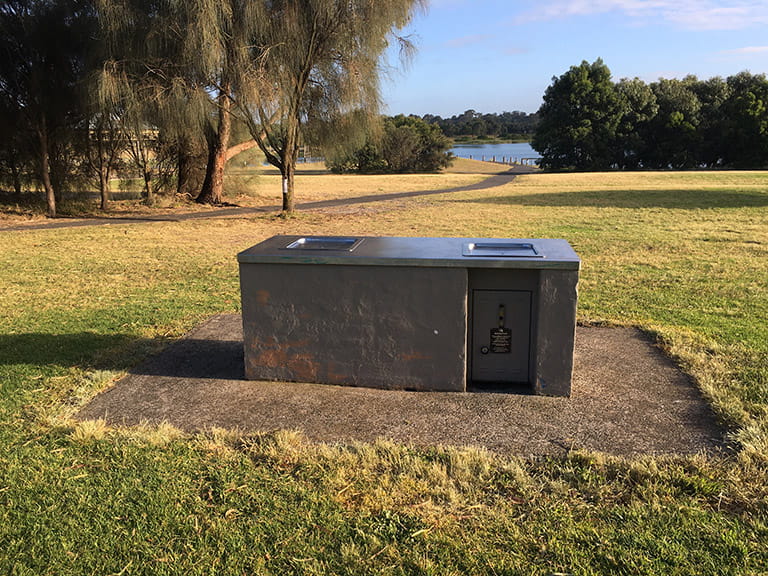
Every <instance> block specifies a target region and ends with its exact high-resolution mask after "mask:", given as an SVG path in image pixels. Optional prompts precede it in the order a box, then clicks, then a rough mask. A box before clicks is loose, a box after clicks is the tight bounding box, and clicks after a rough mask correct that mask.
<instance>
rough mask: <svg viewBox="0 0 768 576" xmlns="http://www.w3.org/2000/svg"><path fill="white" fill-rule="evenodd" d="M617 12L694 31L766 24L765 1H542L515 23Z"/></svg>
mask: <svg viewBox="0 0 768 576" xmlns="http://www.w3.org/2000/svg"><path fill="white" fill-rule="evenodd" d="M607 12H621V13H624V14H625V15H626V16H627V17H629V18H631V19H632V20H634V21H635V22H640V23H648V22H658V21H663V22H668V23H671V24H674V25H676V26H679V27H682V28H688V29H694V30H738V29H743V28H748V27H751V26H760V25H767V24H768V2H765V0H543V1H540V2H539V4H538V5H537V6H536V7H535V8H533V9H532V10H529V11H527V12H523V13H522V14H521V15H520V16H519V18H518V22H519V23H523V22H531V21H536V20H552V19H555V18H563V17H568V16H585V15H590V14H604V13H607Z"/></svg>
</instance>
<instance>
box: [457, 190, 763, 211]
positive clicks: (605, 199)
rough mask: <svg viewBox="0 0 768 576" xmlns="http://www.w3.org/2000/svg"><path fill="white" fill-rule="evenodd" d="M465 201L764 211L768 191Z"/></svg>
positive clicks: (619, 193) (542, 195) (597, 194)
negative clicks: (761, 209) (762, 209)
mask: <svg viewBox="0 0 768 576" xmlns="http://www.w3.org/2000/svg"><path fill="white" fill-rule="evenodd" d="M461 202H467V203H473V204H474V203H478V204H499V205H508V206H514V205H524V206H554V207H595V208H668V209H680V210H706V209H715V208H762V207H765V206H768V194H766V193H765V192H752V191H745V192H736V191H715V190H686V189H683V190H587V191H583V192H553V193H539V194H519V195H518V194H514V193H512V194H507V195H504V196H494V197H490V198H478V199H475V200H461Z"/></svg>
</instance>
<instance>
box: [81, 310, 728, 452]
mask: <svg viewBox="0 0 768 576" xmlns="http://www.w3.org/2000/svg"><path fill="white" fill-rule="evenodd" d="M243 373H244V368H243V349H242V324H241V318H240V316H239V315H220V316H215V317H213V318H210V319H209V320H208V321H206V322H205V323H203V324H202V325H200V326H198V327H197V328H195V329H194V330H193V331H192V332H190V334H188V335H187V336H186V337H185V338H183V339H181V340H179V341H177V342H175V343H173V344H171V345H170V346H168V348H166V349H165V350H164V351H163V352H162V353H160V354H159V355H157V356H155V357H153V358H151V359H149V360H148V361H147V362H145V363H144V364H143V365H141V366H139V367H137V368H136V369H135V370H133V371H132V372H131V373H130V374H129V375H127V376H126V377H125V378H123V379H122V380H120V381H119V382H117V383H116V384H115V386H113V387H112V388H110V389H108V390H106V391H105V392H103V393H102V394H100V395H99V396H97V397H96V398H94V400H93V401H92V402H91V403H90V404H88V405H87V406H86V407H85V408H83V410H82V411H81V412H80V413H79V414H78V418H80V419H83V420H85V419H95V418H104V419H106V420H107V422H108V423H110V424H112V425H117V426H121V425H122V426H124V425H134V424H139V423H141V422H150V423H160V422H168V423H170V424H173V425H175V426H177V427H179V428H181V429H183V430H187V431H199V430H204V429H209V428H211V427H214V426H217V427H223V428H238V429H240V430H242V431H244V432H254V433H258V432H269V431H273V430H276V429H292V430H301V431H302V432H304V434H306V436H307V437H308V438H310V439H312V440H315V441H323V442H349V441H355V440H358V441H364V442H368V441H373V440H375V439H377V438H386V439H391V440H395V441H399V442H406V443H412V444H415V445H453V446H470V445H471V446H482V447H485V448H488V449H490V450H492V451H495V452H499V453H506V454H517V455H522V456H536V455H546V454H562V453H564V452H565V451H567V450H569V449H572V448H573V449H581V448H583V449H589V450H597V451H601V452H606V453H609V454H615V455H622V456H632V455H638V454H646V453H650V454H693V453H698V452H716V451H719V450H721V449H722V448H723V446H724V439H723V433H722V431H721V430H720V429H719V428H718V426H717V423H716V421H715V418H714V416H713V414H712V412H711V410H710V409H709V407H708V405H707V404H706V403H705V402H704V401H703V399H702V398H701V396H700V394H699V392H698V390H697V389H696V388H695V386H694V385H693V384H692V383H691V381H690V379H689V378H688V377H687V376H686V375H685V374H683V373H681V372H680V371H679V370H678V369H677V368H676V367H675V366H674V364H673V363H672V362H671V361H670V360H669V359H668V358H667V357H665V356H664V355H663V354H662V353H661V352H660V351H659V350H658V349H657V348H655V347H654V346H653V344H652V343H651V342H650V341H649V340H648V339H647V338H646V337H645V336H644V335H643V334H642V333H641V332H640V331H638V330H636V329H632V328H593V327H579V328H578V329H577V333H576V354H575V367H574V377H573V389H572V396H571V397H570V398H552V397H543V396H534V395H525V394H514V393H508V392H492V391H483V392H466V393H463V392H462V393H459V392H409V391H392V390H375V389H367V388H352V387H342V386H331V385H323V384H301V383H284V382H256V381H247V380H244V376H243Z"/></svg>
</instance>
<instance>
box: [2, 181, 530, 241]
mask: <svg viewBox="0 0 768 576" xmlns="http://www.w3.org/2000/svg"><path fill="white" fill-rule="evenodd" d="M532 171H533V169H532V168H530V167H527V166H520V167H515V168H512V169H511V170H508V171H506V172H502V173H500V174H494V175H492V176H489V177H488V178H485V179H484V180H481V181H480V182H476V183H475V184H469V185H467V186H456V187H454V188H441V189H439V190H416V191H413V192H396V193H393V194H371V195H367V196H355V197H352V198H336V199H331V200H318V201H315V202H303V203H299V204H297V205H296V209H297V210H318V209H323V208H337V207H342V206H352V205H360V204H368V203H371V202H386V201H390V200H403V199H407V198H418V197H423V196H434V195H438V194H451V193H454V192H471V191H475V190H489V189H491V188H497V187H499V186H504V185H505V184H509V183H510V182H512V180H514V179H515V176H517V175H518V174H529V173H531V172H532ZM280 209H281V207H280V206H278V205H276V204H275V205H271V206H256V207H242V206H235V207H226V208H217V209H213V210H206V211H204V212H183V213H178V214H162V215H148V216H126V217H120V216H116V217H106V218H101V217H94V218H69V217H60V218H55V219H48V220H43V221H40V222H35V223H30V224H16V225H9V226H5V225H4V224H2V223H0V232H14V231H21V230H54V229H57V228H78V227H83V226H104V225H109V224H133V223H137V222H184V221H187V220H205V219H211V218H232V217H237V216H247V215H249V214H258V213H264V212H278V211H280Z"/></svg>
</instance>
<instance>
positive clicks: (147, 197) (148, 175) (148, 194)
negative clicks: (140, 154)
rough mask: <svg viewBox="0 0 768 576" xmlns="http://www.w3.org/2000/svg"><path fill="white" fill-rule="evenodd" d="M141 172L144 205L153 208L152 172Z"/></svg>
mask: <svg viewBox="0 0 768 576" xmlns="http://www.w3.org/2000/svg"><path fill="white" fill-rule="evenodd" d="M142 172H143V174H144V203H145V204H146V205H147V206H154V205H155V193H154V191H153V190H152V171H151V170H147V169H146V168H145V169H144V170H143V171H142Z"/></svg>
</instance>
